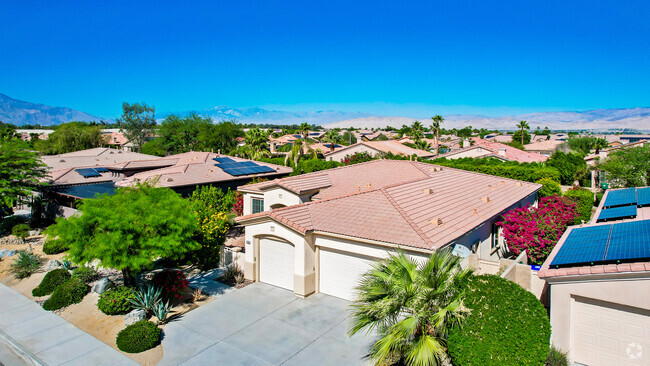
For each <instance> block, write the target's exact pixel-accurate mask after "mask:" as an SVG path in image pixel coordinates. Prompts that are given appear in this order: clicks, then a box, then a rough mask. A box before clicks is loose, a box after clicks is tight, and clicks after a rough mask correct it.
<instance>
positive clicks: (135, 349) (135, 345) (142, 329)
mask: <svg viewBox="0 0 650 366" xmlns="http://www.w3.org/2000/svg"><path fill="white" fill-rule="evenodd" d="M161 334H162V330H161V329H160V328H158V326H157V325H156V324H155V323H153V322H150V321H148V320H141V321H139V322H137V323H134V324H131V325H129V326H128V327H126V328H124V329H123V330H121V331H120V332H119V333H118V334H117V339H116V343H117V348H119V349H120V351H122V352H126V353H140V352H144V351H146V350H148V349H151V348H154V347H156V346H157V345H158V344H159V343H160V336H161Z"/></svg>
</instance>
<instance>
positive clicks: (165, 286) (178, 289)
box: [152, 269, 190, 300]
mask: <svg viewBox="0 0 650 366" xmlns="http://www.w3.org/2000/svg"><path fill="white" fill-rule="evenodd" d="M152 283H153V285H154V286H155V287H157V288H159V289H161V290H162V296H163V298H165V299H167V300H178V299H182V298H183V294H184V293H185V289H186V288H187V286H189V284H190V283H189V281H188V280H187V278H185V275H184V274H183V272H181V271H179V270H177V269H164V270H162V271H161V272H158V273H156V274H155V275H154V276H153V281H152Z"/></svg>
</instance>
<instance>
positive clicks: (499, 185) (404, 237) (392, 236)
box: [239, 160, 541, 250]
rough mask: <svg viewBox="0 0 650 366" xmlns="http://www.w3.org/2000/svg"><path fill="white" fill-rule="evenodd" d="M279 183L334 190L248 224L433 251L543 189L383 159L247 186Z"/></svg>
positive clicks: (300, 189)
mask: <svg viewBox="0 0 650 366" xmlns="http://www.w3.org/2000/svg"><path fill="white" fill-rule="evenodd" d="M328 179H329V182H328ZM301 181H302V182H305V185H304V186H303V185H301V184H300V183H301ZM273 185H279V186H282V187H285V188H287V189H289V190H291V191H293V192H304V191H305V190H306V189H307V190H309V189H318V188H319V187H326V188H324V189H323V190H321V192H320V193H318V194H317V195H316V196H315V197H318V198H319V199H320V200H318V201H312V202H308V203H304V204H300V205H295V206H290V207H286V208H280V209H276V210H272V211H266V212H261V213H257V214H252V215H248V216H244V217H241V218H240V219H239V221H240V222H246V221H250V220H256V219H260V218H270V219H273V220H275V221H277V222H280V223H282V224H284V225H286V226H289V227H291V228H293V229H294V230H296V231H298V232H300V233H302V234H306V233H309V232H314V231H321V232H329V233H333V234H340V235H345V236H350V237H357V238H362V239H369V240H374V241H380V242H386V243H392V244H397V245H405V246H410V247H417V248H421V249H429V250H430V249H437V248H440V247H443V246H445V245H446V244H449V243H450V242H452V241H453V240H454V239H457V238H458V237H460V236H462V235H464V234H465V233H467V232H468V231H471V230H472V229H473V228H475V227H478V226H479V225H481V224H482V223H483V222H485V221H486V220H487V219H489V218H492V217H493V216H495V215H498V214H499V213H500V212H502V211H504V210H507V209H508V208H510V207H511V206H512V205H513V204H514V203H516V202H518V201H520V200H522V199H524V198H526V197H528V196H530V195H533V194H534V193H535V192H536V191H537V190H539V189H540V188H541V185H539V184H534V183H527V182H520V181H515V180H510V179H505V178H500V177H494V176H489V175H485V174H479V173H473V172H467V171H463V170H457V169H452V168H447V167H439V166H436V165H432V164H427V163H420V162H413V161H404V160H402V161H398V160H375V161H371V162H368V163H363V164H356V165H351V166H347V167H341V168H336V169H331V170H327V171H323V172H318V173H315V174H306V175H303V176H300V177H290V178H285V179H281V180H279V181H272V182H265V183H258V184H256V185H252V186H244V187H240V190H256V189H257V190H264V189H265V188H268V187H270V186H273Z"/></svg>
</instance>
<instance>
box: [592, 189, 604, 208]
mask: <svg viewBox="0 0 650 366" xmlns="http://www.w3.org/2000/svg"><path fill="white" fill-rule="evenodd" d="M603 196H604V193H602V192H600V193H596V200H595V201H594V206H596V207H598V206H599V205H600V201H602V200H603Z"/></svg>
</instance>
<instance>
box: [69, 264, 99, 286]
mask: <svg viewBox="0 0 650 366" xmlns="http://www.w3.org/2000/svg"><path fill="white" fill-rule="evenodd" d="M72 275H73V276H75V277H79V278H81V280H82V281H84V282H85V283H90V282H93V281H95V280H97V279H99V273H97V271H96V270H95V269H94V268H92V267H88V266H80V267H77V268H75V269H74V270H73V271H72Z"/></svg>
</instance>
